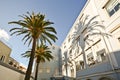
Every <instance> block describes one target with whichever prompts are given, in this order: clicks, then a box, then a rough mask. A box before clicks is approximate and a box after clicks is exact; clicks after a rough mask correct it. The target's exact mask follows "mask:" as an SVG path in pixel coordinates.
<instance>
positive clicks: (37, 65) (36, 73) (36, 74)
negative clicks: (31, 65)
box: [35, 63, 39, 80]
mask: <svg viewBox="0 0 120 80" xmlns="http://www.w3.org/2000/svg"><path fill="white" fill-rule="evenodd" d="M38 68H39V63H37V64H36V71H35V80H37V76H38Z"/></svg>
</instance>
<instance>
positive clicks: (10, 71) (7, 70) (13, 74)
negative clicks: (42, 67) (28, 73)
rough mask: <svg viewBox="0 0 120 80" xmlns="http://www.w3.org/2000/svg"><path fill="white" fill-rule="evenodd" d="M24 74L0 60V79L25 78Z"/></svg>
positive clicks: (14, 79)
mask: <svg viewBox="0 0 120 80" xmlns="http://www.w3.org/2000/svg"><path fill="white" fill-rule="evenodd" d="M24 76H25V73H23V72H21V71H19V70H17V69H14V68H13V67H11V66H9V65H7V64H5V63H2V62H0V80H24ZM31 80H33V79H32V78H31Z"/></svg>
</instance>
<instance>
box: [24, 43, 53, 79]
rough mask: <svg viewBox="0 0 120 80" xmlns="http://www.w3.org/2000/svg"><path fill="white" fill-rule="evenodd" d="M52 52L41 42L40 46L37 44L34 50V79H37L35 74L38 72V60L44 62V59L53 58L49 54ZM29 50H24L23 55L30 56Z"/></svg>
mask: <svg viewBox="0 0 120 80" xmlns="http://www.w3.org/2000/svg"><path fill="white" fill-rule="evenodd" d="M50 53H52V52H51V51H50V49H49V48H48V46H46V45H43V44H41V45H40V46H37V48H36V50H35V58H36V71H35V80H37V74H38V68H39V63H40V62H45V61H46V60H48V61H50V59H53V56H52V55H51V54H50ZM30 54H31V50H30V51H26V52H25V53H23V54H22V55H23V57H30Z"/></svg>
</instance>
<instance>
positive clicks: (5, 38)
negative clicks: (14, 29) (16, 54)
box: [0, 29, 10, 41]
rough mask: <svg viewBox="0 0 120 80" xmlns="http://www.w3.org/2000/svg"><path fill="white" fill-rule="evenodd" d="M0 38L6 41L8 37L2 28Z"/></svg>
mask: <svg viewBox="0 0 120 80" xmlns="http://www.w3.org/2000/svg"><path fill="white" fill-rule="evenodd" d="M0 39H4V40H6V41H8V40H9V39H10V36H9V35H8V33H7V32H6V31H5V30H4V29H0Z"/></svg>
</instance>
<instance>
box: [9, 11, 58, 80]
mask: <svg viewBox="0 0 120 80" xmlns="http://www.w3.org/2000/svg"><path fill="white" fill-rule="evenodd" d="M20 17H22V18H23V19H22V20H18V21H12V22H9V24H17V25H20V26H21V27H20V28H12V29H11V30H10V32H12V31H13V32H12V34H11V35H13V34H16V35H24V37H23V39H22V40H25V42H24V44H25V43H26V42H28V46H29V45H30V44H31V43H32V50H31V55H30V59H29V64H28V68H27V71H26V75H25V80H30V76H31V70H32V66H33V60H34V55H35V47H36V43H40V42H45V43H46V42H48V43H50V44H52V43H51V40H52V41H54V42H55V41H56V39H57V37H56V36H55V34H57V32H56V30H55V29H54V28H53V27H51V26H50V25H51V24H53V22H50V21H49V20H45V15H43V14H40V13H37V14H35V13H34V12H32V14H30V13H29V12H27V14H26V15H20Z"/></svg>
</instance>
